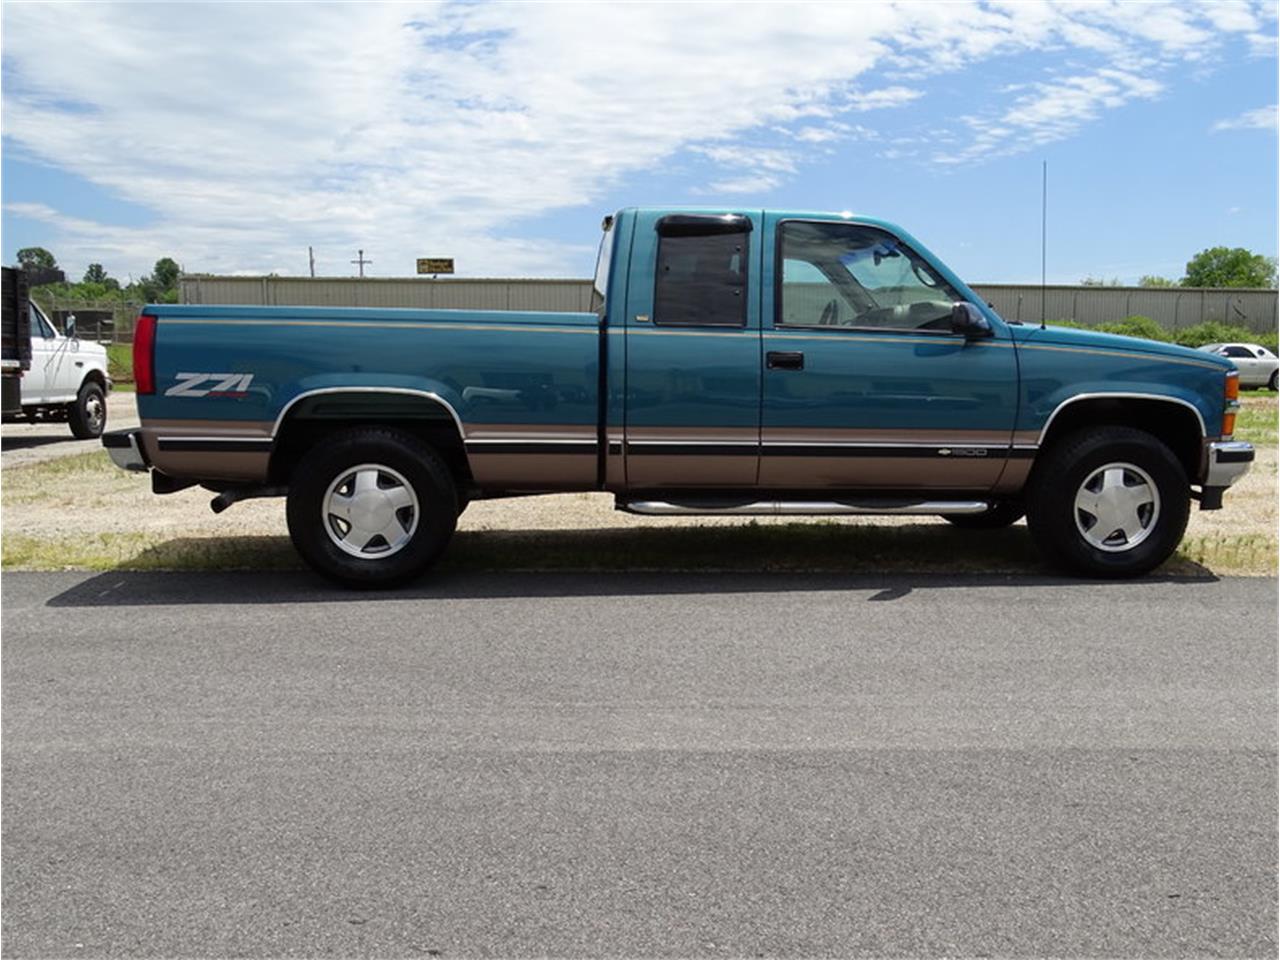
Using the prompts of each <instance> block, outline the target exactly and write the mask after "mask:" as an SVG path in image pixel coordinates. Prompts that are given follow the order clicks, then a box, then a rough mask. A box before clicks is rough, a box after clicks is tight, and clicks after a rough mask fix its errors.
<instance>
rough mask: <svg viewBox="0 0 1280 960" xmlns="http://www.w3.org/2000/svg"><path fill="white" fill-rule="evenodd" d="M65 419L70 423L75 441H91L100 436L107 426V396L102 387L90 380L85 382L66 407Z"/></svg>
mask: <svg viewBox="0 0 1280 960" xmlns="http://www.w3.org/2000/svg"><path fill="white" fill-rule="evenodd" d="M67 419H68V420H69V421H70V423H71V433H72V435H73V436H75V438H76V439H77V440H92V439H94V438H95V437H100V436H102V430H103V428H104V427H105V426H106V425H107V395H106V394H105V393H103V392H102V387H101V386H100V385H98V384H97V383H95V382H94V381H92V380H86V381H85V382H84V383H83V384H82V385H81V387H80V393H79V394H78V395H77V396H76V399H75V400H74V401H73V402H72V403H71V404H70V405H69V406H68V407H67Z"/></svg>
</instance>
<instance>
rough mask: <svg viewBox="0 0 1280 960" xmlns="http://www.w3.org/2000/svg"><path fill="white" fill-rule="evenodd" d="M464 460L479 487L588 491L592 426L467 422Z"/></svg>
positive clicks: (593, 456) (593, 461) (592, 477)
mask: <svg viewBox="0 0 1280 960" xmlns="http://www.w3.org/2000/svg"><path fill="white" fill-rule="evenodd" d="M466 447H467V461H468V463H469V464H470V465H471V476H472V478H473V479H474V480H475V482H476V485H477V486H479V487H480V488H481V489H485V490H494V491H541V490H547V491H558V490H594V489H595V487H596V469H597V454H598V452H599V448H598V445H597V437H596V428H595V426H594V425H575V424H546V425H544V424H538V425H530V424H467V439H466Z"/></svg>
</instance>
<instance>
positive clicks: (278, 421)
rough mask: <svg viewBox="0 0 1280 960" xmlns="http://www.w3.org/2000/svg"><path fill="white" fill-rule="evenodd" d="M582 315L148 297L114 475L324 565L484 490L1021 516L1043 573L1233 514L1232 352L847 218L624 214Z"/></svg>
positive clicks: (646, 508)
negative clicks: (1024, 312)
mask: <svg viewBox="0 0 1280 960" xmlns="http://www.w3.org/2000/svg"><path fill="white" fill-rule="evenodd" d="M594 301H595V303H594V306H595V310H594V312H592V313H526V312H502V313H497V312H480V311H476V312H471V311H452V310H379V309H350V310H349V309H324V308H304V307H248V306H242V307H207V306H198V305H186V306H150V307H147V308H146V309H145V310H144V311H143V314H142V316H141V317H140V318H139V321H138V327H137V332H136V335H135V336H136V339H135V343H134V371H135V377H136V379H137V388H138V412H139V415H140V417H141V421H142V424H141V428H140V429H136V430H130V431H125V432H118V433H114V434H109V435H108V436H106V437H105V438H104V441H103V442H104V444H105V445H106V446H107V448H108V449H109V450H110V452H111V454H112V456H113V458H114V459H115V461H116V462H117V463H118V464H120V465H121V466H124V467H127V468H129V469H134V470H149V471H150V472H151V478H152V487H153V489H154V490H155V491H156V492H157V493H166V492H170V491H173V490H178V489H181V488H183V487H187V486H191V485H193V484H201V485H203V486H205V487H207V488H209V489H210V490H212V491H214V492H216V493H218V494H219V496H218V497H216V498H215V499H214V501H213V506H214V509H215V510H220V509H222V508H224V507H225V506H227V505H228V504H229V503H232V502H234V501H235V500H238V499H243V498H245V497H252V496H273V495H275V496H279V495H283V496H287V498H288V500H287V511H286V512H287V517H288V526H289V532H290V535H291V536H292V538H293V542H294V544H295V545H296V546H297V549H298V551H299V552H300V553H301V555H302V556H303V557H304V558H305V560H306V561H307V562H308V563H309V564H310V565H311V566H312V567H314V568H315V569H317V570H319V571H320V572H321V573H323V574H326V575H328V576H330V577H332V578H334V579H337V580H339V581H342V582H345V583H349V584H358V585H383V584H391V583H396V582H401V581H404V580H406V579H408V578H410V577H413V576H415V575H417V574H419V573H421V572H422V571H423V570H425V569H426V568H427V567H429V566H430V565H431V563H432V562H433V561H434V560H436V558H437V557H439V556H440V554H441V551H443V550H444V548H445V545H446V544H447V543H448V541H449V538H450V535H451V534H452V533H453V530H454V526H455V523H456V521H457V518H458V514H459V513H460V511H461V510H462V509H463V508H465V506H466V504H467V503H468V502H469V501H471V500H475V499H480V498H488V497H509V496H515V495H521V494H534V493H551V492H561V491H574V490H605V491H609V492H611V493H613V494H614V495H615V497H616V502H617V505H618V508H619V509H622V510H627V511H630V512H632V513H637V514H647V515H669V514H709V515H726V514H732V515H749V514H770V515H778V514H797V515H814V514H833V515H839V514H917V515H918V514H931V515H937V516H942V517H945V518H946V519H948V520H950V521H952V522H953V523H956V524H958V525H961V526H965V527H975V528H982V527H998V526H1004V525H1007V524H1010V523H1013V522H1015V521H1016V520H1017V519H1018V518H1020V517H1021V516H1023V515H1024V514H1025V515H1026V518H1027V524H1028V526H1029V528H1030V532H1031V536H1032V537H1033V538H1034V540H1035V542H1036V544H1037V545H1038V546H1039V548H1040V550H1041V551H1042V553H1043V554H1044V555H1045V557H1046V558H1047V559H1049V560H1050V561H1051V562H1053V563H1054V564H1055V565H1057V566H1059V567H1062V568H1065V569H1068V570H1071V571H1074V572H1077V573H1081V574H1085V575H1089V576H1105V577H1123V576H1134V575H1137V574H1141V573H1143V572H1145V571H1148V570H1151V569H1152V568H1153V567H1155V566H1157V565H1158V564H1160V563H1161V562H1162V561H1163V560H1165V558H1167V557H1168V556H1169V555H1170V554H1171V553H1172V552H1173V550H1174V549H1175V548H1176V547H1177V545H1178V543H1179V541H1180V540H1181V538H1182V535H1183V531H1184V529H1185V527H1186V523H1187V517H1188V513H1189V509H1190V501H1191V500H1192V499H1197V500H1198V501H1199V503H1200V507H1201V509H1210V510H1211V509H1217V508H1219V507H1220V506H1221V505H1222V495H1223V491H1224V490H1225V489H1226V488H1227V487H1228V486H1230V485H1231V484H1232V483H1234V482H1235V481H1236V480H1237V479H1238V478H1239V477H1240V476H1241V475H1242V474H1243V473H1244V472H1245V471H1246V470H1247V469H1248V468H1249V465H1250V463H1251V461H1252V460H1253V448H1252V447H1251V446H1250V445H1249V444H1247V443H1241V442H1237V441H1233V440H1232V437H1231V435H1232V429H1233V425H1234V420H1235V412H1236V409H1237V406H1238V401H1237V399H1236V393H1237V375H1236V373H1235V372H1234V371H1233V370H1232V368H1231V365H1230V363H1229V361H1226V360H1224V359H1221V358H1219V357H1214V356H1211V355H1209V354H1206V353H1203V352H1197V351H1194V350H1187V349H1183V348H1180V347H1175V346H1169V345H1167V344H1162V343H1154V342H1150V341H1146V340H1136V339H1129V338H1125V337H1116V336H1107V335H1103V334H1097V333H1091V332H1087V331H1081V330H1071V329H1057V328H1053V327H1049V328H1042V327H1040V326H1022V325H1020V324H1011V323H1009V322H1006V321H1005V320H1003V319H1001V317H1000V316H999V315H997V314H996V313H995V311H994V310H992V309H991V308H990V307H988V306H987V305H986V304H984V303H983V302H982V300H981V299H980V298H979V297H978V296H977V295H975V294H974V293H973V291H971V290H970V289H969V288H968V287H967V286H965V284H964V283H963V282H961V281H960V280H959V279H958V278H957V277H956V276H955V275H954V274H953V273H951V271H950V270H948V269H947V267H946V266H944V265H943V264H942V263H941V262H940V261H939V260H938V259H937V258H935V257H934V256H933V255H932V254H931V253H930V252H929V251H928V250H927V249H925V247H924V246H922V245H921V244H920V243H918V242H917V241H916V240H914V239H913V238H912V237H911V236H910V235H909V234H907V233H905V232H904V231H902V230H900V229H899V228H897V227H895V226H893V225H892V224H889V223H885V222H882V221H878V220H869V219H864V218H861V217H855V216H851V215H847V214H813V213H781V212H773V211H760V210H746V211H743V210H733V211H723V210H715V211H705V210H699V211H690V210H670V209H626V210H622V211H620V212H619V213H617V214H616V215H615V216H612V217H609V218H606V220H605V226H604V237H603V239H602V242H601V245H600V256H599V264H598V269H597V273H596V279H595V297H594Z"/></svg>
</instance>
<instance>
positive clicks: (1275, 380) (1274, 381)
mask: <svg viewBox="0 0 1280 960" xmlns="http://www.w3.org/2000/svg"><path fill="white" fill-rule="evenodd" d="M1267 389H1268V390H1270V391H1271V392H1272V393H1275V392H1277V391H1280V370H1272V371H1271V379H1270V380H1268V381H1267Z"/></svg>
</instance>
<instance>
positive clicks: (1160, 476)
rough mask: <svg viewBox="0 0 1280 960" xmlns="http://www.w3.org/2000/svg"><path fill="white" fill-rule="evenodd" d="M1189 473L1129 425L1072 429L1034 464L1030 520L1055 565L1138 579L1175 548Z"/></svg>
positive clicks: (1187, 499)
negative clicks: (1040, 460) (1137, 577)
mask: <svg viewBox="0 0 1280 960" xmlns="http://www.w3.org/2000/svg"><path fill="white" fill-rule="evenodd" d="M1190 503H1191V498H1190V489H1189V487H1188V484H1187V476H1186V471H1185V470H1183V467H1182V464H1181V463H1180V462H1179V461H1178V458H1177V457H1175V456H1174V455H1173V452H1172V451H1171V450H1169V448H1168V447H1166V446H1165V445H1164V444H1163V443H1161V442H1160V441H1159V440H1157V439H1156V438H1155V437H1153V436H1151V435H1150V434H1148V433H1144V432H1143V431H1141V430H1134V429H1132V428H1130V427H1100V428H1094V429H1089V430H1082V431H1079V432H1077V433H1074V434H1070V435H1068V436H1066V437H1064V438H1063V439H1062V440H1060V441H1059V442H1058V443H1056V444H1055V445H1054V446H1053V448H1052V449H1050V450H1049V451H1048V452H1047V454H1046V455H1045V459H1044V460H1043V461H1042V462H1040V463H1038V464H1037V465H1036V474H1035V476H1034V477H1033V479H1032V483H1031V490H1030V496H1029V497H1028V500H1027V526H1028V527H1029V528H1030V530H1031V537H1032V539H1033V540H1034V541H1035V543H1036V546H1037V547H1038V548H1039V549H1040V552H1041V553H1042V554H1044V556H1045V557H1046V559H1048V560H1049V561H1050V562H1051V563H1053V564H1054V565H1055V566H1058V567H1061V568H1063V569H1065V570H1068V571H1070V572H1073V573H1079V574H1084V575H1086V576H1096V577H1136V576H1140V575H1141V574H1144V573H1147V572H1148V571H1150V570H1153V569H1154V568H1156V567H1158V566H1159V565H1160V564H1161V563H1163V562H1164V561H1165V560H1166V559H1168V557H1169V555H1170V554H1172V553H1173V551H1174V550H1175V549H1177V546H1178V543H1179V541H1181V540H1182V534H1183V532H1184V531H1185V530H1186V527H1187V518H1188V516H1189V515H1190V510H1191V507H1190Z"/></svg>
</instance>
